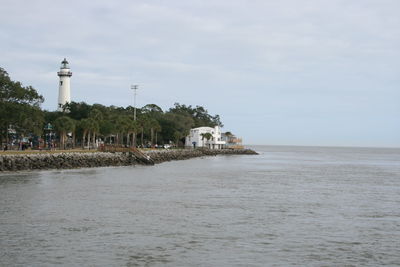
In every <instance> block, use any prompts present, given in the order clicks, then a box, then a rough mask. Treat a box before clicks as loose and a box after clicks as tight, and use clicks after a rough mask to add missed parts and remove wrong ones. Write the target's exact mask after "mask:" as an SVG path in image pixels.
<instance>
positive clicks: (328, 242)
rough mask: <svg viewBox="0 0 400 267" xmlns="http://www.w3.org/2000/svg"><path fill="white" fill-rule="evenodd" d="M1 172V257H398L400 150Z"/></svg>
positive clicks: (273, 149)
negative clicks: (150, 165)
mask: <svg viewBox="0 0 400 267" xmlns="http://www.w3.org/2000/svg"><path fill="white" fill-rule="evenodd" d="M254 149H255V150H257V151H258V152H259V153H260V155H256V156H249V155H238V156H216V157H204V158H196V159H190V160H185V161H173V162H165V163H162V164H158V165H156V166H152V167H149V166H129V167H110V168H93V169H75V170H62V171H60V170H52V171H35V172H19V173H2V174H0V265H1V266H16V265H17V266H52V265H65V266H345V265H346V266H382V265H388V266H399V265H400V149H378V148H323V147H277V146H258V147H254Z"/></svg>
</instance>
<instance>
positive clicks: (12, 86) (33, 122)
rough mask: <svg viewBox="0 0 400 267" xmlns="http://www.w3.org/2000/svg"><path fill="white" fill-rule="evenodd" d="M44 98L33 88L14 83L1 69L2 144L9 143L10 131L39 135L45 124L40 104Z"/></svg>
mask: <svg viewBox="0 0 400 267" xmlns="http://www.w3.org/2000/svg"><path fill="white" fill-rule="evenodd" d="M43 101H44V98H43V96H41V95H40V94H39V93H38V92H37V91H36V89H34V88H33V87H32V86H26V87H24V86H22V84H21V83H20V82H15V81H12V80H11V78H10V77H9V76H8V73H7V72H6V71H5V70H4V69H2V68H0V143H2V140H3V138H5V139H6V142H7V143H8V130H9V129H10V128H12V129H13V130H15V131H16V132H17V134H20V135H26V134H39V133H40V132H41V130H42V127H43V124H44V114H43V111H42V110H41V109H40V104H41V103H43Z"/></svg>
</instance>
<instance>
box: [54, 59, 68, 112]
mask: <svg viewBox="0 0 400 267" xmlns="http://www.w3.org/2000/svg"><path fill="white" fill-rule="evenodd" d="M57 75H58V76H59V77H60V85H59V89H58V107H57V111H63V105H65V104H66V103H69V102H71V83H70V80H71V76H72V72H71V71H70V68H69V65H68V61H67V59H65V58H64V60H63V61H62V62H61V67H60V71H59V72H57Z"/></svg>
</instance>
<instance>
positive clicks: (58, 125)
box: [54, 116, 75, 149]
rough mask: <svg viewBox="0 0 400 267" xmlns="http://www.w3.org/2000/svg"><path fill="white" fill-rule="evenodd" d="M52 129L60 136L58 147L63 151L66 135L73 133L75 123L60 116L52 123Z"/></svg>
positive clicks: (66, 117)
mask: <svg viewBox="0 0 400 267" xmlns="http://www.w3.org/2000/svg"><path fill="white" fill-rule="evenodd" d="M54 127H55V129H56V131H57V132H58V133H59V136H60V147H61V148H63V149H65V140H66V137H67V133H70V132H72V133H73V132H74V131H75V122H74V120H73V119H71V118H70V117H68V116H62V117H59V118H58V119H56V120H55V121H54ZM73 134H74V133H73Z"/></svg>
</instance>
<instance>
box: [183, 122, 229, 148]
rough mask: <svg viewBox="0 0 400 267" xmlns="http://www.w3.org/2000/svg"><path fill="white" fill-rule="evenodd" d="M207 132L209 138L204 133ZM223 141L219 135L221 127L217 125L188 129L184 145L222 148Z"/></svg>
mask: <svg viewBox="0 0 400 267" xmlns="http://www.w3.org/2000/svg"><path fill="white" fill-rule="evenodd" d="M207 133H208V134H209V139H207V138H206V136H207V135H206V134H207ZM224 145H225V141H223V140H222V137H221V128H220V127H219V126H215V127H214V128H211V127H198V128H194V129H191V130H190V133H189V135H188V136H186V138H185V146H187V147H207V148H210V149H221V148H224Z"/></svg>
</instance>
